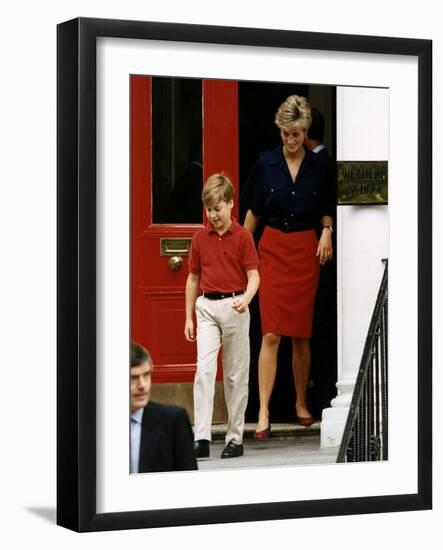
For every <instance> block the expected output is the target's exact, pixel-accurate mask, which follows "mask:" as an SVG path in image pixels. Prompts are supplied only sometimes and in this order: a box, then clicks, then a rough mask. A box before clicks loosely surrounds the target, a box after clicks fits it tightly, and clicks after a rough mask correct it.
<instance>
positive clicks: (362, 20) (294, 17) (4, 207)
mask: <svg viewBox="0 0 443 550" xmlns="http://www.w3.org/2000/svg"><path fill="white" fill-rule="evenodd" d="M257 6H258V5H257V4H254V7H255V9H251V8H252V5H251V4H249V3H247V2H244V3H240V2H238V1H231V0H225V1H224V2H219V3H214V2H207V0H202V1H197V0H188V1H187V2H180V1H179V0H167V1H166V2H163V3H160V2H139V1H136V0H127V1H126V2H121V1H119V2H116V1H115V0H108V1H106V2H105V1H104V0H88V1H85V0H76V2H73V1H72V0H66V1H65V2H51V1H49V0H41V1H40V2H31V1H29V0H28V1H17V2H16V3H7V4H5V5H4V6H3V10H2V22H3V25H2V33H1V35H0V36H1V38H0V40H1V49H0V52H1V66H2V86H1V88H0V96H1V101H0V109H1V118H0V120H1V126H0V127H1V145H2V147H1V151H2V163H1V177H0V189H1V199H0V258H1V260H2V263H1V269H0V282H1V284H0V334H1V343H2V344H1V346H0V354H1V355H0V357H1V359H0V367H1V377H2V384H1V386H0V387H1V399H0V422H1V431H0V434H1V436H0V437H1V439H0V442H1V453H0V476H1V477H0V518H1V524H2V528H1V530H0V545H1V546H2V547H3V548H7V549H8V550H9V549H16V548H26V547H29V546H32V547H34V548H46V549H48V550H50V549H55V548H60V547H62V548H64V549H65V550H68V549H71V548H72V549H74V548H75V549H77V548H79V547H81V548H83V549H84V550H87V549H94V550H95V549H96V548H97V547H98V545H100V546H106V548H108V549H109V550H112V549H114V548H115V549H117V548H121V547H122V546H124V547H134V548H135V547H138V548H162V549H167V550H169V549H170V548H183V549H187V548H196V549H197V548H207V547H208V546H209V547H210V548H211V549H214V548H225V547H226V545H227V544H233V541H234V543H235V544H236V546H239V547H240V544H247V545H248V546H249V547H251V548H254V549H261V548H271V547H273V546H275V544H276V542H277V541H278V543H280V544H285V545H286V544H289V545H290V546H299V547H307V546H309V547H311V548H329V549H331V550H335V549H342V550H346V549H352V548H355V546H356V541H357V540H358V541H359V542H358V546H359V548H360V549H361V550H365V549H369V548H373V545H374V538H376V539H379V537H380V539H379V540H382V541H383V542H382V543H381V545H382V547H383V548H390V547H391V546H393V545H394V544H395V545H396V546H398V547H401V548H406V549H407V548H421V547H424V546H426V547H429V548H436V547H437V544H436V541H439V540H440V541H441V522H442V520H443V514H442V508H441V504H442V500H441V498H442V488H441V487H442V484H441V479H440V472H439V469H437V468H435V475H436V479H435V488H436V490H435V505H436V509H435V510H434V511H431V512H412V513H402V514H400V513H396V514H383V515H371V516H355V517H331V518H322V519H306V520H286V521H279V522H264V523H259V524H251V523H249V524H244V523H243V524H242V523H241V524H235V525H229V526H223V525H222V526H205V527H186V528H172V529H157V530H152V531H146V530H141V531H133V532H112V533H102V534H84V535H77V534H74V533H71V532H68V531H66V530H64V529H61V528H59V527H56V526H55V525H54V507H55V465H56V462H55V403H56V401H55V327H56V324H55V66H56V64H55V47H56V40H55V25H56V24H57V23H58V22H61V21H63V20H67V19H70V18H73V17H77V16H79V15H82V16H90V17H111V18H117V19H118V18H122V19H140V20H157V21H175V22H187V23H201V24H218V25H236V26H250V27H268V28H286V29H294V30H305V31H320V32H334V33H354V34H377V35H380V36H383V35H387V36H409V37H416V38H433V39H434V41H435V42H434V68H435V89H434V97H435V98H437V99H440V98H441V97H443V93H442V92H443V90H442V84H443V82H442V77H443V69H442V67H443V34H442V30H441V18H440V17H439V16H438V13H439V12H438V11H437V8H438V3H437V2H433V1H431V0H423V1H422V2H421V3H420V9H416V8H417V4H416V3H415V2H414V3H413V2H411V1H409V0H407V1H405V2H403V3H402V5H401V13H400V12H399V9H400V8H399V7H398V4H396V3H392V4H390V3H387V2H386V1H384V0H383V1H381V0H373V1H372V2H370V3H364V2H363V3H360V2H359V3H356V2H354V1H352V2H351V1H350V0H349V1H348V0H336V1H335V2H330V1H326V0H321V1H319V2H317V3H316V4H315V7H314V6H313V5H312V10H315V16H314V15H313V13H312V12H311V11H310V6H308V5H306V4H303V5H300V4H296V3H294V2H293V1H291V2H285V1H283V0H276V1H275V2H273V3H272V5H268V4H266V3H263V5H262V7H261V9H258V7H257ZM434 114H435V120H436V124H435V128H436V129H438V128H439V127H440V126H441V124H442V122H443V117H442V107H441V102H439V101H436V102H435V111H434ZM434 150H435V152H436V154H435V174H434V178H435V182H438V183H440V182H441V181H443V171H442V161H441V158H440V157H441V155H438V154H437V152H440V151H442V150H443V144H442V140H441V137H440V133H439V132H437V133H436V135H435V142H434ZM442 199H443V196H442V189H441V185H439V186H437V185H436V186H435V208H434V211H435V213H437V212H438V211H440V210H441V208H442V207H443V201H442ZM437 222H438V225H436V228H437V227H438V229H440V226H439V221H437ZM440 234H441V231H440V230H439V231H436V236H435V239H436V240H435V245H434V250H435V253H436V265H435V278H434V280H435V281H438V280H439V279H440V280H441V278H442V277H441V275H442V274H441V254H442V252H441V250H442V248H443V247H442V243H441V240H440ZM434 302H435V322H436V324H435V325H434V326H435V338H436V343H435V379H434V387H435V388H436V391H435V395H436V396H438V395H440V394H441V391H442V389H443V388H442V375H441V370H440V369H439V368H438V367H439V365H440V364H441V354H440V345H439V343H440V338H441V330H439V329H440V328H441V311H442V310H443V307H442V306H443V303H442V300H441V292H440V290H439V289H436V292H435V295H434ZM28 356H29V357H28ZM434 410H435V413H436V418H438V419H441V418H442V407H441V404H440V402H437V399H436V400H435V404H434ZM434 433H435V438H436V439H435V449H436V450H435V453H436V454H435V464H441V462H442V459H443V456H442V454H441V444H442V437H443V436H442V432H441V429H440V430H439V431H438V432H437V429H435V432H434ZM439 481H440V484H439V486H438V488H437V484H438V482H439ZM313 483H315V480H313ZM368 534H370V536H367V535H368ZM240 541H241V542H240ZM237 542H238V544H237Z"/></svg>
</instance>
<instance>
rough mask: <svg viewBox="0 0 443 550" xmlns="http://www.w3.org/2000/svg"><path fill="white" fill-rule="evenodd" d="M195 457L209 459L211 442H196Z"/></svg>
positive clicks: (201, 440)
mask: <svg viewBox="0 0 443 550" xmlns="http://www.w3.org/2000/svg"><path fill="white" fill-rule="evenodd" d="M194 456H195V458H208V457H209V441H208V440H207V439H199V440H198V441H194Z"/></svg>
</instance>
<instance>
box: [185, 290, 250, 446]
mask: <svg viewBox="0 0 443 550" xmlns="http://www.w3.org/2000/svg"><path fill="white" fill-rule="evenodd" d="M233 301H234V298H224V299H222V300H209V299H208V298H204V297H203V296H199V297H198V298H197V301H196V304H195V311H196V315H197V371H196V373H195V379H194V439H195V440H196V441H197V440H199V439H207V440H209V441H210V440H211V423H212V412H213V407H214V391H215V376H216V373H217V356H218V352H219V350H220V347H221V346H223V350H222V362H223V385H224V390H225V400H226V407H227V410H228V430H227V433H226V443H229V441H231V440H233V441H234V443H237V444H239V443H242V441H243V430H244V426H245V410H246V405H247V402H248V381H249V318H250V316H249V310H248V311H246V312H245V313H237V311H235V309H233V307H232V303H233Z"/></svg>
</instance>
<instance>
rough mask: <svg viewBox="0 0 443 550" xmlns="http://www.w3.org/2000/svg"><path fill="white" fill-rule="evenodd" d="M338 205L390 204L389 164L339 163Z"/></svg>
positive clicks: (385, 162)
mask: <svg viewBox="0 0 443 550" xmlns="http://www.w3.org/2000/svg"><path fill="white" fill-rule="evenodd" d="M337 170H338V173H337V176H338V177H337V183H338V189H337V204H388V162H387V161H384V160H381V161H362V162H354V161H352V162H351V161H341V162H337Z"/></svg>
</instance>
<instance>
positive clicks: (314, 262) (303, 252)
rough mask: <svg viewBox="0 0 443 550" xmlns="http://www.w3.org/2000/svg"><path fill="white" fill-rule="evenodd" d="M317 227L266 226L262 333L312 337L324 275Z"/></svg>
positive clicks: (262, 258)
mask: <svg viewBox="0 0 443 550" xmlns="http://www.w3.org/2000/svg"><path fill="white" fill-rule="evenodd" d="M317 246H318V240H317V235H316V232H315V230H313V229H311V230H308V231H295V232H292V233H284V232H283V231H279V230H278V229H274V228H272V227H269V226H266V228H265V230H264V232H263V235H262V238H261V239H260V243H259V247H258V250H259V255H260V267H259V270H260V290H259V303H260V317H261V325H262V333H263V334H266V333H268V332H271V333H274V334H280V335H281V336H293V337H299V338H309V337H310V336H311V332H312V317H313V312H314V300H315V294H316V292H317V285H318V279H319V275H320V263H319V258H318V256H316V253H317Z"/></svg>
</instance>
